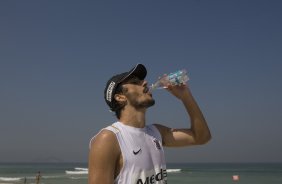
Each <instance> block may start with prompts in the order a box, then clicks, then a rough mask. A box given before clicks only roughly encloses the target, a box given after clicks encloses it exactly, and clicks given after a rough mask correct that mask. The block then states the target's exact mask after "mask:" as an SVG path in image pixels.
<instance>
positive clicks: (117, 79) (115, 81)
mask: <svg viewBox="0 0 282 184" xmlns="http://www.w3.org/2000/svg"><path fill="white" fill-rule="evenodd" d="M146 75H147V70H146V67H145V66H144V65H142V64H137V65H136V66H135V67H134V68H132V69H131V70H130V71H128V72H124V73H121V74H117V75H114V76H113V77H112V78H110V80H109V81H108V82H107V84H106V87H105V90H104V98H105V101H106V103H107V104H108V105H109V107H110V108H111V110H113V99H114V96H115V93H116V89H117V86H118V85H119V84H120V83H122V82H123V81H125V80H126V79H128V78H130V77H131V76H136V77H138V78H139V79H140V80H144V79H145V77H146Z"/></svg>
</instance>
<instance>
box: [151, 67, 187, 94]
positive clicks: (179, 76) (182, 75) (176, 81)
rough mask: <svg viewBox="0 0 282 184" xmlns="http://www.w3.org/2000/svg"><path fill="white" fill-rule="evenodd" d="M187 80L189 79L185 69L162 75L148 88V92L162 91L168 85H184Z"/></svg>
mask: <svg viewBox="0 0 282 184" xmlns="http://www.w3.org/2000/svg"><path fill="white" fill-rule="evenodd" d="M188 80H189V77H188V75H187V71H186V70H185V69H182V70H178V71H176V72H173V73H170V74H168V75H164V76H163V77H161V78H159V80H157V81H156V82H155V83H154V84H152V85H151V86H150V91H152V90H154V89H163V88H166V87H167V86H168V85H180V84H186V82H187V81H188Z"/></svg>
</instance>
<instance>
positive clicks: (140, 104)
mask: <svg viewBox="0 0 282 184" xmlns="http://www.w3.org/2000/svg"><path fill="white" fill-rule="evenodd" d="M130 101H131V105H132V106H133V107H135V108H136V109H144V108H149V107H151V106H153V105H155V100H154V99H153V98H151V99H146V100H143V101H138V100H135V99H131V100H130Z"/></svg>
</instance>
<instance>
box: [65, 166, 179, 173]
mask: <svg viewBox="0 0 282 184" xmlns="http://www.w3.org/2000/svg"><path fill="white" fill-rule="evenodd" d="M74 170H75V171H65V172H66V174H88V169H87V168H81V167H76V168H74ZM166 171H167V172H168V173H175V172H181V169H167V170H166Z"/></svg>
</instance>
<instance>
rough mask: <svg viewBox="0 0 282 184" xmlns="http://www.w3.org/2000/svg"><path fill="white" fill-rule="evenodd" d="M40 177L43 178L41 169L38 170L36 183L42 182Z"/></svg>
mask: <svg viewBox="0 0 282 184" xmlns="http://www.w3.org/2000/svg"><path fill="white" fill-rule="evenodd" d="M40 179H41V173H40V171H38V173H37V175H36V178H35V180H36V184H39V183H40Z"/></svg>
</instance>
